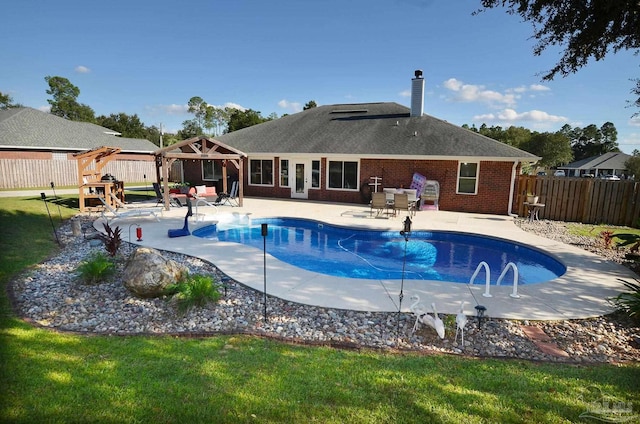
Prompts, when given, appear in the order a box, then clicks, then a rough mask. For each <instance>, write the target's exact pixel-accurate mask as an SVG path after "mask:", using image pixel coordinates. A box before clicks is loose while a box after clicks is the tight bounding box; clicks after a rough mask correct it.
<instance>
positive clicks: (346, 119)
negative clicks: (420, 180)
mask: <svg viewBox="0 0 640 424" xmlns="http://www.w3.org/2000/svg"><path fill="white" fill-rule="evenodd" d="M409 115H410V110H409V108H407V107H405V106H402V105H399V104H397V103H360V104H338V105H327V106H319V107H316V108H311V109H308V110H306V111H303V112H300V113H296V114H293V115H288V116H284V117H282V118H279V119H276V120H273V121H268V122H265V123H263V124H259V125H254V126H252V127H248V128H244V129H242V130H239V131H234V132H231V133H228V134H224V135H221V136H218V137H216V139H217V140H220V141H222V142H224V143H226V144H228V145H230V146H233V147H235V148H237V149H240V150H242V151H244V152H246V153H247V154H249V155H255V154H259V153H265V154H286V153H294V154H295V153H299V154H306V153H311V154H314V153H315V154H328V155H331V154H335V155H357V156H360V157H387V158H393V157H407V156H412V157H415V156H424V157H428V158H437V159H447V158H460V157H469V158H485V159H487V160H489V159H491V160H524V161H535V160H537V159H538V157H537V156H535V155H532V154H530V153H528V152H525V151H523V150H520V149H516V148H514V147H512V146H509V145H507V144H504V143H501V142H499V141H496V140H493V139H490V138H488V137H485V136H482V135H480V134H478V133H474V132H473V131H470V130H466V129H464V128H462V127H459V126H457V125H453V124H450V123H448V122H446V121H443V120H440V119H437V118H434V117H432V116H429V115H423V116H420V117H410V116H409Z"/></svg>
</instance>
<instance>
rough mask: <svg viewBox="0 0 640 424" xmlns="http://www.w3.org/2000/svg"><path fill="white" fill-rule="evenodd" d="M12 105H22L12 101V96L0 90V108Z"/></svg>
mask: <svg viewBox="0 0 640 424" xmlns="http://www.w3.org/2000/svg"><path fill="white" fill-rule="evenodd" d="M14 107H22V105H20V104H17V103H13V97H11V96H10V95H9V94H4V93H3V92H2V91H0V109H12V108H14Z"/></svg>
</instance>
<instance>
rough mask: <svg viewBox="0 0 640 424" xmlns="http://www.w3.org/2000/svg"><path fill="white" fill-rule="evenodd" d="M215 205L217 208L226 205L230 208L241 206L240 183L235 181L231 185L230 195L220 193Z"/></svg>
mask: <svg viewBox="0 0 640 424" xmlns="http://www.w3.org/2000/svg"><path fill="white" fill-rule="evenodd" d="M213 204H214V205H216V206H222V205H225V204H228V205H230V206H240V204H239V203H238V182H237V181H234V182H233V183H232V184H231V191H230V192H229V193H220V194H219V195H218V198H217V199H216V201H215V202H214V203H213Z"/></svg>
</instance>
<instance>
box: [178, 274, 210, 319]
mask: <svg viewBox="0 0 640 424" xmlns="http://www.w3.org/2000/svg"><path fill="white" fill-rule="evenodd" d="M168 294H175V299H176V300H177V305H178V311H179V312H180V313H181V314H184V313H186V312H187V311H188V310H190V309H191V308H193V307H196V306H198V307H203V306H205V305H206V304H207V303H210V302H211V303H215V302H217V301H218V300H220V296H221V295H220V285H219V284H217V283H216V282H215V281H214V280H213V277H211V276H208V275H200V274H196V275H187V276H186V278H185V279H184V280H182V281H180V282H178V283H177V284H174V285H172V286H170V287H169V288H168Z"/></svg>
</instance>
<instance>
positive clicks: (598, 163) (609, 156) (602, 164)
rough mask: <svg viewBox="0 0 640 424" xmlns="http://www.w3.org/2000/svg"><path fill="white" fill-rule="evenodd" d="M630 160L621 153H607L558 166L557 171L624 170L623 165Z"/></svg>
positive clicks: (628, 156)
mask: <svg viewBox="0 0 640 424" xmlns="http://www.w3.org/2000/svg"><path fill="white" fill-rule="evenodd" d="M629 158H631V156H630V155H627V154H625V153H622V152H607V153H604V154H602V155H598V156H591V157H590V158H586V159H582V160H578V161H575V162H571V163H569V164H567V165H564V166H559V167H558V168H559V169H583V170H590V169H620V170H622V169H625V166H624V163H625V162H626V161H627V160H629Z"/></svg>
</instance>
